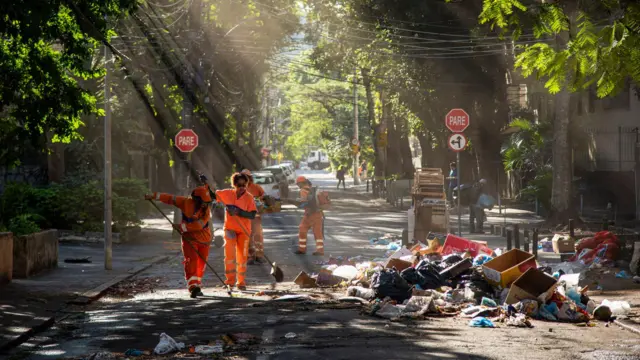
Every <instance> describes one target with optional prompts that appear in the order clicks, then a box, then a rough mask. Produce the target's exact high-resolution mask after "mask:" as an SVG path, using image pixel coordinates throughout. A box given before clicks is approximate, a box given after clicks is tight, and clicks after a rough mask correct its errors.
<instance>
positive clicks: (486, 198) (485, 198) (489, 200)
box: [476, 194, 496, 210]
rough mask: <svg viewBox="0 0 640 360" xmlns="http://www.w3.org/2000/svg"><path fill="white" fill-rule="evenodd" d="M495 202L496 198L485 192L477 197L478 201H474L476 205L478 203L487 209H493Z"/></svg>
mask: <svg viewBox="0 0 640 360" xmlns="http://www.w3.org/2000/svg"><path fill="white" fill-rule="evenodd" d="M495 204H496V199H494V198H493V196H491V195H487V194H482V195H480V197H479V198H478V202H477V203H476V205H478V206H479V207H481V208H484V209H489V210H491V209H493V206H494V205H495Z"/></svg>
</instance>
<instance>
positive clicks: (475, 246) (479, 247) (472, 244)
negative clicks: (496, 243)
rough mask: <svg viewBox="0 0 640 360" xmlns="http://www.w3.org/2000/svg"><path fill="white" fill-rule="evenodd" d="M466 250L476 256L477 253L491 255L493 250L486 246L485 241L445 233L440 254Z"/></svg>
mask: <svg viewBox="0 0 640 360" xmlns="http://www.w3.org/2000/svg"><path fill="white" fill-rule="evenodd" d="M467 251H468V252H469V253H470V254H471V256H473V257H476V256H478V254H487V255H493V250H491V248H489V247H488V246H487V243H486V242H484V241H473V240H469V239H465V238H461V237H458V236H455V235H452V234H449V235H447V238H446V239H445V241H444V245H443V246H442V252H441V253H442V255H449V254H453V253H465V252H467Z"/></svg>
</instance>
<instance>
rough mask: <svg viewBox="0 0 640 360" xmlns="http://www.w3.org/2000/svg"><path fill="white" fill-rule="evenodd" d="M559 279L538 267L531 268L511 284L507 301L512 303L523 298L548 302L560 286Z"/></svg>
mask: <svg viewBox="0 0 640 360" xmlns="http://www.w3.org/2000/svg"><path fill="white" fill-rule="evenodd" d="M558 284H559V283H558V281H556V279H554V278H553V276H549V275H547V274H546V273H544V272H543V271H540V270H538V269H533V268H532V269H529V270H527V271H526V272H525V273H524V274H522V275H521V276H520V277H519V278H518V279H516V281H514V282H513V284H511V288H510V289H509V293H508V294H507V299H506V301H505V302H506V303H507V304H509V305H511V304H515V303H518V302H520V301H522V300H539V301H542V302H546V301H547V300H549V299H550V298H551V296H552V295H553V292H554V291H555V289H556V288H557V287H558Z"/></svg>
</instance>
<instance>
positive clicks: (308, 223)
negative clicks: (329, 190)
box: [296, 176, 324, 256]
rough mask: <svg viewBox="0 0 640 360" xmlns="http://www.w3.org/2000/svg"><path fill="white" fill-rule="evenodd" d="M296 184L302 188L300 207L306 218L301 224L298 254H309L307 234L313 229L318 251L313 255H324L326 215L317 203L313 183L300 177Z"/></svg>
mask: <svg viewBox="0 0 640 360" xmlns="http://www.w3.org/2000/svg"><path fill="white" fill-rule="evenodd" d="M296 184H297V185H298V187H299V188H300V198H299V199H298V201H297V202H298V203H299V207H300V208H303V209H304V216H303V217H302V221H301V222H300V232H299V233H298V250H297V251H296V254H301V255H302V254H306V253H307V233H308V232H309V229H313V236H314V238H315V239H316V251H315V252H314V253H313V255H318V256H322V255H324V213H323V212H322V209H320V207H319V206H318V203H317V201H315V199H314V198H315V194H314V189H312V188H311V181H309V180H308V179H307V178H305V177H304V176H298V178H297V179H296Z"/></svg>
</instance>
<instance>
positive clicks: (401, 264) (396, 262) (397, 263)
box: [385, 258, 413, 272]
mask: <svg viewBox="0 0 640 360" xmlns="http://www.w3.org/2000/svg"><path fill="white" fill-rule="evenodd" d="M412 265H413V264H412V263H410V262H408V261H404V260H400V259H397V258H392V259H389V261H387V265H386V266H385V268H387V269H391V268H394V267H395V268H396V270H398V272H401V271H402V270H404V269H406V268H410V267H411V266H412Z"/></svg>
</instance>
